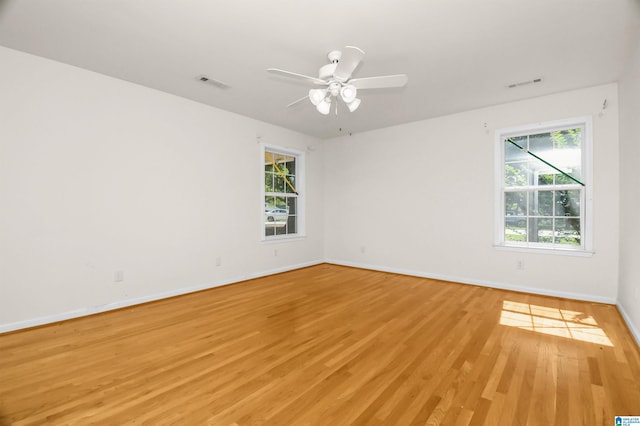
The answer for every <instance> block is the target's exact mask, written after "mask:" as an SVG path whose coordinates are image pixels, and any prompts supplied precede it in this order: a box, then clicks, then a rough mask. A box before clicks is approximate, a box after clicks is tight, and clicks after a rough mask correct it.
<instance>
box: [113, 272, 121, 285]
mask: <svg viewBox="0 0 640 426" xmlns="http://www.w3.org/2000/svg"><path fill="white" fill-rule="evenodd" d="M113 281H115V282H117V283H119V282H122V281H124V271H116V272H115V273H114V274H113Z"/></svg>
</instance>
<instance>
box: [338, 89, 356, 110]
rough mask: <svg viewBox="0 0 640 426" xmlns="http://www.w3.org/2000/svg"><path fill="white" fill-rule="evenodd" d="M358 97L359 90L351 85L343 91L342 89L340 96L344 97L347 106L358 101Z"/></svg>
mask: <svg viewBox="0 0 640 426" xmlns="http://www.w3.org/2000/svg"><path fill="white" fill-rule="evenodd" d="M357 95H358V90H357V89H356V88H355V86H352V85H350V84H348V85H346V86H343V87H342V89H340V96H341V97H342V100H343V101H345V103H347V104H350V103H351V102H353V101H354V100H355V99H356V96H357ZM356 108H357V107H356Z"/></svg>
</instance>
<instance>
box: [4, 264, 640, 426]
mask: <svg viewBox="0 0 640 426" xmlns="http://www.w3.org/2000/svg"><path fill="white" fill-rule="evenodd" d="M632 414H633V415H640V350H639V349H638V346H637V345H636V344H635V342H634V341H633V339H632V337H631V335H630V333H629V330H628V329H627V328H626V327H625V325H624V322H623V320H622V318H621V316H620V314H619V313H618V311H617V309H616V308H615V306H610V305H603V304H597V303H587V302H578V301H572V300H566V299H558V298H552V297H543V296H536V295H530V294H523V293H515V292H509V291H502V290H497V289H490V288H484V287H475V286H469V285H462V284H456V283H446V282H440V281H435V280H429V279H424V278H416V277H409V276H402V275H395V274H390V273H384V272H375V271H368V270H361V269H355V268H347V267H342V266H336V265H329V264H323V265H317V266H314V267H310V268H305V269H301V270H296V271H291V272H287V273H283V274H279V275H274V276H270V277H265V278H260V279H256V280H251V281H246V282H243V283H238V284H234V285H229V286H225V287H219V288H215V289H212V290H207V291H202V292H198V293H194V294H190V295H185V296H180V297H175V298H171V299H165V300H161V301H157V302H153V303H148V304H145V305H139V306H135V307H131V308H127V309H122V310H118V311H113V312H108V313H104V314H100V315H94V316H90V317H85V318H80V319H75V320H70V321H65V322H60V323H56V324H51V325H48V326H43V327H38V328H34V329H29V330H23V331H19V332H14V333H7V334H3V335H0V425H41V424H54V425H55V424H119V425H121V424H189V425H192V424H194V425H196V424H212V425H237V426H242V425H250V424H251V425H255V424H269V425H293V424H323V425H324V424H326V425H338V424H355V425H411V424H422V425H423V424H427V425H497V424H505V425H536V426H537V425H545V426H546V425H553V424H555V425H600V424H613V417H614V416H615V415H632Z"/></svg>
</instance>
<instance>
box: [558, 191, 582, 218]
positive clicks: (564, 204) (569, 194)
mask: <svg viewBox="0 0 640 426" xmlns="http://www.w3.org/2000/svg"><path fill="white" fill-rule="evenodd" d="M556 216H576V217H580V190H579V189H576V190H568V191H557V192H556Z"/></svg>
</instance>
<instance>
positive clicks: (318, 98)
mask: <svg viewBox="0 0 640 426" xmlns="http://www.w3.org/2000/svg"><path fill="white" fill-rule="evenodd" d="M325 96H327V91H326V90H323V89H311V90H309V100H310V101H311V103H312V104H314V105H316V106H318V104H320V102H322V100H323V99H324V98H325Z"/></svg>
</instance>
